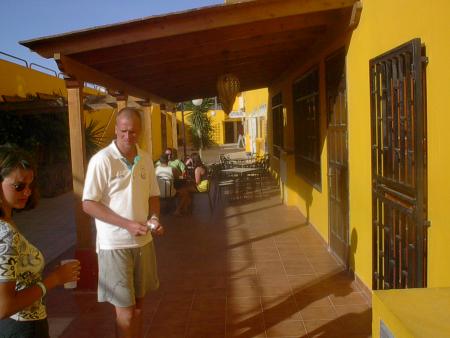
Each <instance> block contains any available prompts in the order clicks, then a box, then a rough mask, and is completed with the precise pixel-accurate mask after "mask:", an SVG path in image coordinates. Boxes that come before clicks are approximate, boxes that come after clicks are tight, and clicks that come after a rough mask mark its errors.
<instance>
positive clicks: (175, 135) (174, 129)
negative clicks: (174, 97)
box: [172, 107, 178, 153]
mask: <svg viewBox="0 0 450 338" xmlns="http://www.w3.org/2000/svg"><path fill="white" fill-rule="evenodd" d="M172 147H173V148H174V149H176V150H177V153H178V125H177V109H176V107H173V108H172Z"/></svg>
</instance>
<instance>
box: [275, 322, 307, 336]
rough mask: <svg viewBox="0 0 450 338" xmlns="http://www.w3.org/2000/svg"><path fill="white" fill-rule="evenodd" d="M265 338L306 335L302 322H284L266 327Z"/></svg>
mask: <svg viewBox="0 0 450 338" xmlns="http://www.w3.org/2000/svg"><path fill="white" fill-rule="evenodd" d="M266 334H267V337H300V336H303V335H305V334H306V329H305V327H304V325H303V322H302V321H300V320H285V321H282V322H279V323H274V324H273V325H270V326H267V324H266Z"/></svg>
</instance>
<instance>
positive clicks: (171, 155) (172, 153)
mask: <svg viewBox="0 0 450 338" xmlns="http://www.w3.org/2000/svg"><path fill="white" fill-rule="evenodd" d="M164 154H166V155H167V157H168V159H169V166H170V167H172V168H174V169H175V170H174V172H173V175H174V177H175V178H178V177H180V176H183V175H184V174H185V170H186V166H185V165H184V163H183V161H181V160H179V159H178V158H177V150H176V149H172V148H167V149H166V150H165V151H164ZM159 165H160V161H158V162H156V166H159Z"/></svg>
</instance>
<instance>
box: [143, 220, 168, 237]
mask: <svg viewBox="0 0 450 338" xmlns="http://www.w3.org/2000/svg"><path fill="white" fill-rule="evenodd" d="M147 225H148V226H149V228H150V229H151V232H152V234H155V235H158V236H161V235H163V234H164V227H163V226H162V225H161V223H159V219H158V218H155V217H152V218H150V219H149V220H148V221H147Z"/></svg>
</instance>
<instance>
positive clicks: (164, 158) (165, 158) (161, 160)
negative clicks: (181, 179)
mask: <svg viewBox="0 0 450 338" xmlns="http://www.w3.org/2000/svg"><path fill="white" fill-rule="evenodd" d="M159 163H162V164H168V163H169V156H167V154H161V156H160V157H159Z"/></svg>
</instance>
